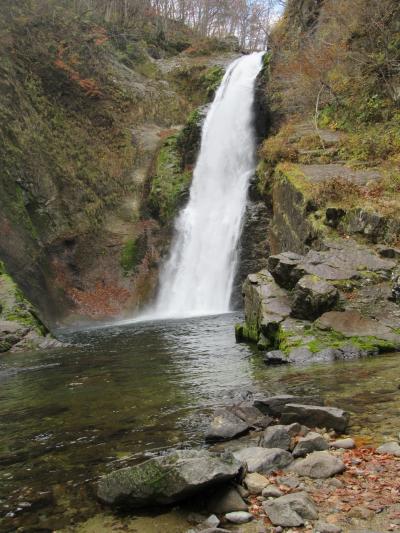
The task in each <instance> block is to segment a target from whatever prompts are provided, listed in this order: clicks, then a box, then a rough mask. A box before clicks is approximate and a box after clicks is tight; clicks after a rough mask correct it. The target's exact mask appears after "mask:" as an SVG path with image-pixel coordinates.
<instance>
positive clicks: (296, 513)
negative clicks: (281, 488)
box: [263, 492, 318, 527]
mask: <svg viewBox="0 0 400 533" xmlns="http://www.w3.org/2000/svg"><path fill="white" fill-rule="evenodd" d="M263 508H264V511H265V512H266V514H267V515H268V518H269V519H270V520H271V522H272V523H273V524H274V525H275V526H282V527H298V526H302V525H304V523H305V521H306V520H316V519H317V518H318V511H317V509H316V507H315V504H314V502H313V500H312V499H311V498H310V496H309V495H308V494H306V493H305V492H297V493H294V494H287V495H286V496H281V497H280V498H276V499H275V500H271V501H268V502H265V503H264V504H263Z"/></svg>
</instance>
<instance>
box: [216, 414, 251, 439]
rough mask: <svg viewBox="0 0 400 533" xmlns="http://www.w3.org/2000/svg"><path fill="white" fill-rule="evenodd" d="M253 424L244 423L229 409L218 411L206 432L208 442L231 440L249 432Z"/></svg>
mask: <svg viewBox="0 0 400 533" xmlns="http://www.w3.org/2000/svg"><path fill="white" fill-rule="evenodd" d="M250 427H251V424H248V423H247V422H244V421H243V420H242V419H241V418H239V417H238V416H236V415H235V414H234V413H232V412H231V411H230V410H229V409H227V408H226V409H217V410H216V411H215V413H214V416H213V418H212V419H211V422H210V424H209V426H208V428H207V431H206V440H207V441H211V442H214V441H219V440H229V439H233V438H234V437H237V436H239V435H242V434H243V433H245V432H246V431H248V430H249V429H250Z"/></svg>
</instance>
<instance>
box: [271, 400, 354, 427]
mask: <svg viewBox="0 0 400 533" xmlns="http://www.w3.org/2000/svg"><path fill="white" fill-rule="evenodd" d="M349 419H350V415H349V414H348V413H347V412H346V411H343V409H338V408H336V407H321V406H316V405H302V404H296V403H288V404H287V405H286V406H285V408H284V410H283V412H282V418H281V422H282V424H292V423H293V422H299V423H300V424H305V425H307V426H308V427H320V428H327V429H334V430H335V431H338V432H340V433H341V432H343V431H345V429H346V428H347V426H348V423H349Z"/></svg>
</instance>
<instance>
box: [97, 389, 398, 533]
mask: <svg viewBox="0 0 400 533" xmlns="http://www.w3.org/2000/svg"><path fill="white" fill-rule="evenodd" d="M292 398H293V396H291V395H281V396H271V397H270V398H268V397H261V396H260V395H257V394H256V395H253V394H248V395H246V397H245V398H242V397H241V398H238V399H239V401H240V400H244V399H245V402H243V403H241V404H238V405H230V406H229V405H227V406H226V407H225V408H224V409H225V411H226V412H230V413H233V412H237V413H239V410H238V408H239V407H240V410H241V412H242V414H246V415H249V416H250V415H251V416H252V417H253V421H258V420H259V413H260V412H261V410H258V409H257V408H255V407H254V404H255V403H256V402H262V404H263V405H264V407H265V409H269V410H270V409H272V410H273V411H274V412H275V413H280V414H277V415H275V418H274V419H272V418H270V421H269V424H270V425H269V426H268V427H267V428H266V429H264V431H263V433H261V432H260V426H258V427H257V428H256V430H255V431H253V432H252V434H251V435H249V437H246V438H239V439H237V440H236V444H235V445H237V446H238V447H237V448H236V449H235V448H234V446H232V444H231V443H227V444H225V445H221V444H219V445H218V447H221V446H224V447H225V449H228V448H231V449H232V450H233V452H232V453H226V452H225V453H223V454H217V453H214V452H212V451H207V450H205V449H201V450H178V451H175V452H172V453H169V454H167V455H161V456H158V457H154V458H152V459H150V460H148V461H146V462H144V463H141V464H139V465H136V466H133V467H127V468H124V469H121V470H119V471H116V472H112V473H111V474H108V475H106V476H104V477H103V478H101V479H100V481H99V485H98V497H99V499H100V500H101V501H102V502H103V503H106V504H108V505H112V506H117V507H124V508H125V509H136V508H141V507H154V506H159V505H172V504H175V503H179V502H182V501H184V500H188V502H189V501H190V502H193V501H195V502H196V504H197V505H199V506H201V507H200V508H201V509H202V511H201V512H202V513H203V512H204V511H206V512H207V513H211V516H209V517H208V518H207V515H206V516H204V515H203V514H202V515H198V516H199V519H197V520H194V522H195V523H196V524H198V525H197V526H195V527H194V528H192V529H190V530H189V531H188V532H187V533H189V532H190V533H205V532H210V533H211V532H217V531H229V530H231V529H230V528H231V526H232V527H235V525H241V524H243V525H244V524H247V523H248V522H251V521H254V522H255V527H258V526H259V527H260V531H265V530H264V529H262V528H261V526H262V524H263V523H264V519H265V518H268V519H269V520H270V521H271V523H272V524H273V526H274V527H275V529H274V530H272V531H275V532H277V531H281V532H282V533H283V531H284V528H293V527H301V526H306V527H307V528H308V529H310V528H311V527H313V531H314V533H316V532H317V531H320V532H321V533H322V532H325V533H339V532H340V531H341V530H342V529H341V527H339V526H338V525H335V524H330V523H329V516H326V515H327V512H326V506H325V507H324V506H323V501H324V499H322V500H320V499H319V498H318V497H317V496H318V495H319V492H320V491H322V494H326V495H329V494H333V493H336V494H337V495H339V496H340V492H341V491H344V490H346V482H347V483H348V480H349V476H350V479H351V476H354V474H356V475H357V476H358V477H360V476H362V474H363V472H364V470H361V469H360V468H359V467H358V465H359V464H360V463H362V461H361V460H360V459H359V458H358V457H364V453H363V455H361V456H360V455H358V454H357V453H355V455H353V456H352V455H351V454H352V453H353V452H352V449H353V448H354V447H355V441H354V440H353V439H351V438H349V437H348V438H339V439H336V440H335V438H334V437H335V433H334V431H333V430H334V427H336V428H338V427H343V424H344V423H346V425H347V423H348V421H349V416H348V414H347V413H345V411H343V410H341V409H337V408H334V407H322V406H315V405H304V404H292V403H289V402H290V401H291V399H292ZM296 398H298V400H299V401H301V398H300V397H296ZM303 399H304V398H303ZM245 407H246V409H244V408H245ZM251 408H254V409H256V410H253V409H251ZM288 413H290V416H291V417H292V416H294V415H295V414H296V416H298V418H299V419H298V420H296V421H293V422H292V423H291V424H289V425H284V424H283V423H282V422H284V420H285V416H286V415H287V414H288ZM263 416H264V415H263ZM267 416H269V415H267ZM307 417H308V418H307ZM300 422H303V423H307V426H309V427H307V426H305V425H302V424H301V423H300ZM315 422H324V427H322V426H321V425H319V426H317V427H316V426H314V425H313V423H315ZM333 426H334V427H333ZM257 430H258V431H257ZM336 431H338V432H341V430H339V429H336ZM257 436H258V443H259V445H258V446H249V445H246V442H247V443H248V442H252V441H256V442H257ZM399 437H400V436H399ZM270 445H274V446H275V447H273V448H270V447H266V446H270ZM215 447H216V446H215ZM329 450H330V451H329ZM368 453H369V452H367V455H368ZM372 453H373V454H375V455H373V456H372V457H373V462H372V463H371V464H372V465H373V464H375V463H374V461H375V462H376V457H378V456H379V454H384V456H385V457H383V458H382V460H383V461H384V462H386V461H390V459H389V457H390V455H392V456H393V459H392V461H395V460H396V459H395V457H399V456H400V445H399V443H398V442H395V441H393V442H388V443H385V444H383V445H382V446H381V447H379V448H378V450H376V452H372ZM349 454H350V455H349ZM385 464H386V463H385ZM346 468H348V469H349V473H348V475H347V478H346V477H344V478H343V480H341V479H340V478H336V477H335V476H336V475H338V474H343V473H344V472H345V470H346ZM364 469H365V467H364ZM353 471H354V473H353ZM365 471H368V470H365ZM346 479H347V481H346ZM369 482H370V481H368V483H369ZM349 490H352V489H351V484H350V489H349ZM193 496H195V500H194V499H193ZM321 501H322V507H323V509H324V511H323V512H321V510H320V506H321ZM316 502H318V505H316ZM344 502H346V500H344ZM323 513H325V514H323ZM373 515H374V513H373V511H371V510H368V509H367V508H364V507H363V506H362V505H358V507H354V512H353V511H351V512H348V513H347V514H346V515H345V516H347V517H349V518H352V517H353V516H354V517H358V516H360V517H361V519H364V517H367V516H368V517H371V516H373ZM326 518H328V522H325V521H324V519H326ZM318 519H319V521H318V522H317V520H318ZM314 522H315V523H314ZM225 528H227V529H225ZM256 530H257V529H256Z"/></svg>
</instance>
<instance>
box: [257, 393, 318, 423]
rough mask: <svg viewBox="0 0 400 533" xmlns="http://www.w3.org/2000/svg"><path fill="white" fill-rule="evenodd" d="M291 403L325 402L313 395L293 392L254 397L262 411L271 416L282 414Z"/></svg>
mask: <svg viewBox="0 0 400 533" xmlns="http://www.w3.org/2000/svg"><path fill="white" fill-rule="evenodd" d="M289 403H300V404H312V405H314V404H316V405H320V404H321V403H323V402H322V400H318V399H316V398H313V397H311V396H293V395H291V394H280V395H278V396H269V397H267V396H261V395H259V396H255V397H254V405H255V406H256V407H257V408H258V409H259V410H260V411H262V412H263V413H265V414H268V415H270V416H280V415H281V414H282V413H283V411H284V409H285V407H286V405H287V404H289ZM296 422H297V420H296Z"/></svg>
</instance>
